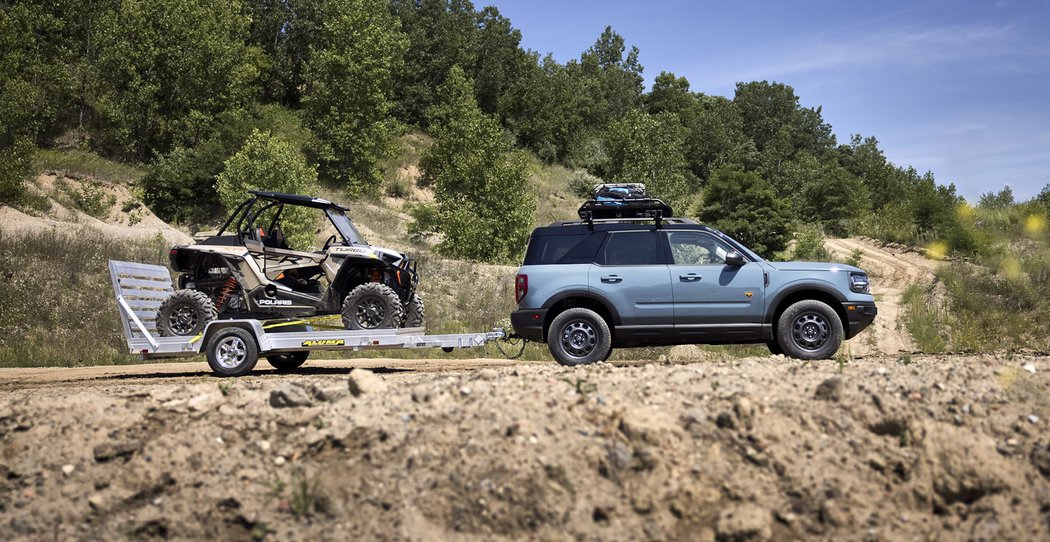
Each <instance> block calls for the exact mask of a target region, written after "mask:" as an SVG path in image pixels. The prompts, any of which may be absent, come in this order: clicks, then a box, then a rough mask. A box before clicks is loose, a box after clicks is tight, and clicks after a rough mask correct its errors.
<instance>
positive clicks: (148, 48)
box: [93, 0, 264, 159]
mask: <svg viewBox="0 0 1050 542" xmlns="http://www.w3.org/2000/svg"><path fill="white" fill-rule="evenodd" d="M249 23H250V20H249V18H248V16H247V15H246V14H245V13H244V12H243V11H242V10H241V8H240V5H239V3H237V2H218V3H216V2H211V1H209V0H125V1H123V2H121V3H120V4H119V6H118V7H116V9H113V10H110V11H107V12H105V13H104V15H103V16H102V17H101V19H100V21H99V24H98V26H99V28H98V30H97V32H95V33H94V34H93V37H94V39H95V40H96V42H97V45H96V46H97V50H98V55H97V59H96V64H95V69H96V75H97V78H98V82H97V95H96V96H95V100H96V102H97V108H98V113H99V117H100V118H99V123H100V125H101V127H102V133H101V135H102V142H103V144H104V145H105V148H107V149H112V151H113V152H115V153H119V154H120V155H122V156H125V157H128V158H136V159H145V158H148V157H150V156H151V155H152V154H153V153H154V152H159V153H165V152H167V151H169V150H170V149H171V148H173V147H175V146H176V145H183V146H192V145H194V144H196V143H197V142H198V141H200V140H201V139H203V138H205V137H207V136H208V135H209V134H210V132H211V130H212V129H214V127H215V124H214V121H215V117H216V115H218V114H220V113H222V112H223V111H227V110H230V109H236V108H240V107H243V106H245V105H246V104H248V103H250V101H251V100H252V99H253V98H254V97H255V95H256V93H257V83H258V81H257V80H258V78H259V73H260V66H259V64H260V63H263V62H264V59H263V57H262V55H261V51H259V50H258V49H257V48H254V47H251V46H249V45H248V43H247V38H248V25H249Z"/></svg>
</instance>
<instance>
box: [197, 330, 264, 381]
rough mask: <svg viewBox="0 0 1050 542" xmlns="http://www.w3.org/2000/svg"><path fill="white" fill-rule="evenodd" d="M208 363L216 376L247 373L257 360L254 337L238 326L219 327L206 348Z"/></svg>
mask: <svg viewBox="0 0 1050 542" xmlns="http://www.w3.org/2000/svg"><path fill="white" fill-rule="evenodd" d="M206 355H207V357H208V365H209V366H210V367H211V370H212V372H214V373H215V374H216V375H218V376H241V375H245V374H248V373H249V372H251V370H252V369H254V368H255V364H256V363H258V362H259V347H258V346H257V345H256V344H255V337H254V336H252V334H251V333H249V332H248V331H247V330H245V329H242V328H239V327H227V328H223V329H220V330H219V331H217V332H216V333H215V335H212V337H211V339H210V340H209V341H208V346H207V349H206Z"/></svg>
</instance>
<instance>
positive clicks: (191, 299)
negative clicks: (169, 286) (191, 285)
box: [157, 290, 219, 337]
mask: <svg viewBox="0 0 1050 542" xmlns="http://www.w3.org/2000/svg"><path fill="white" fill-rule="evenodd" d="M218 316H219V313H218V312H217V311H216V310H215V304H214V303H212V301H211V298H210V297H208V295H207V294H205V293H204V292H200V291H197V290H179V291H177V292H175V293H173V294H171V295H170V296H168V298H167V299H165V300H164V301H163V302H162V303H161V304H160V308H159V309H157V331H158V332H159V333H160V335H161V336H162V337H185V336H190V335H196V334H198V333H200V332H201V331H204V326H206V325H208V322H210V321H212V320H214V319H216V318H218Z"/></svg>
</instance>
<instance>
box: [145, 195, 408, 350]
mask: <svg viewBox="0 0 1050 542" xmlns="http://www.w3.org/2000/svg"><path fill="white" fill-rule="evenodd" d="M250 194H251V197H250V198H249V199H248V200H246V201H245V202H244V203H242V204H241V205H240V206H239V207H237V209H236V210H234V211H233V214H232V215H230V218H229V219H228V220H227V221H226V223H225V224H224V225H223V226H222V229H220V230H219V232H218V233H217V234H216V235H214V236H211V237H208V238H206V239H204V240H203V241H201V242H199V243H198V244H195V245H189V246H176V247H174V248H172V249H171V252H170V257H171V266H172V268H173V269H175V270H176V271H178V272H180V273H181V275H180V276H179V279H178V286H179V289H178V290H176V291H175V293H173V294H172V295H171V296H170V297H169V298H168V299H167V300H165V301H164V302H163V303H162V304H161V305H160V308H159V310H158V312H157V329H158V330H159V332H160V334H161V335H167V336H173V335H182V336H186V335H196V334H198V333H200V332H201V331H202V330H203V329H204V326H205V324H207V323H208V322H209V321H210V320H213V319H216V318H254V319H259V320H273V319H285V318H303V317H310V316H319V315H328V314H342V319H343V326H345V327H346V328H347V329H378V328H394V327H402V326H404V327H419V326H422V325H423V300H422V299H421V298H420V297H419V295H418V294H417V293H416V286H417V284H418V282H419V276H418V275H417V273H416V264H415V262H414V261H413V260H411V259H409V258H408V256H406V255H405V254H403V253H401V252H397V251H394V250H389V249H385V248H379V247H373V246H371V245H369V244H368V243H367V242H366V241H365V240H364V238H362V237H361V234H360V233H359V232H358V231H357V229H356V228H354V225H353V223H351V222H350V219H349V218H347V216H346V211H348V209H347V208H346V207H343V206H341V205H338V204H335V203H332V202H330V201H327V200H323V199H320V198H312V197H308V196H297V195H292V194H280V193H276V192H260V191H255V190H252V191H250ZM290 207H303V208H308V209H309V211H308V212H313V213H321V214H324V217H325V218H324V221H323V223H324V226H323V228H324V229H319V230H318V233H321V232H322V231H325V230H327V231H334V232H335V233H333V234H332V235H330V236H329V237H328V238H327V239H326V240H325V242H324V246H323V247H322V248H321V249H320V250H318V251H314V252H309V251H307V250H304V249H308V248H310V247H289V246H288V242H287V240H286V239H285V236H284V232H283V231H282V230H281V217H282V214H287V211H286V209H288V208H290ZM318 241H320V238H318ZM300 329H301V326H300ZM289 330H291V329H289Z"/></svg>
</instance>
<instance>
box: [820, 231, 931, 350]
mask: <svg viewBox="0 0 1050 542" xmlns="http://www.w3.org/2000/svg"><path fill="white" fill-rule="evenodd" d="M824 246H825V247H826V248H827V249H828V250H829V251H830V252H831V253H832V255H833V256H835V257H836V258H837V259H839V260H840V261H841V260H843V259H845V258H847V257H849V256H850V255H851V254H852V253H853V251H855V250H860V251H861V253H862V255H863V257H862V259H861V261H860V263H859V264H858V266H859V267H861V268H862V269H864V270H865V271H867V272H868V273H869V274H870V275H871V287H872V291H873V292H874V293H875V301H876V303H877V304H878V306H879V315H878V317H877V318H875V322H874V323H873V324H872V325H871V327H869V328H868V329H867V330H865V331H864V332H862V333H861V334H860V335H858V336H857V337H854V338H853V340H851V341H850V342H849V347H850V349H851V352H852V354H853V355H854V356H866V355H872V354H896V353H898V352H912V351H914V350H915V344H914V343H913V342H912V339H911V336H910V335H909V334H908V331H907V330H906V329H905V328H904V324H903V321H902V319H901V317H902V315H903V302H902V301H901V297H902V296H903V295H904V291H905V290H906V289H907V288H908V286H911V285H912V284H930V283H931V282H933V279H934V271H935V270H936V269H937V266H938V265H940V264H939V263H938V262H936V261H933V260H929V259H927V258H926V257H924V256H923V255H922V254H919V253H918V252H916V251H915V249H912V248H907V247H901V246H886V245H884V244H882V243H876V242H873V241H871V240H868V239H854V238H851V239H833V238H828V239H825V240H824Z"/></svg>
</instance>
